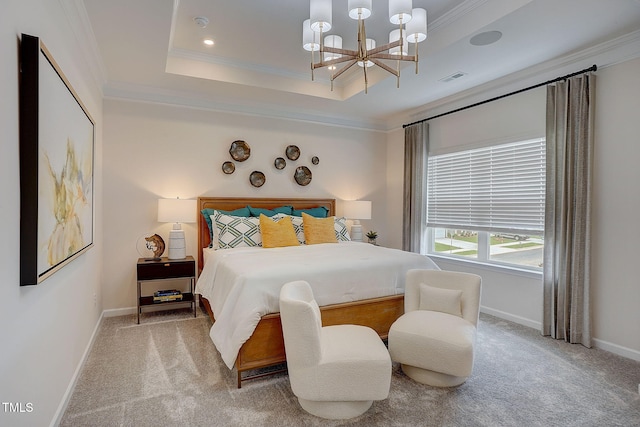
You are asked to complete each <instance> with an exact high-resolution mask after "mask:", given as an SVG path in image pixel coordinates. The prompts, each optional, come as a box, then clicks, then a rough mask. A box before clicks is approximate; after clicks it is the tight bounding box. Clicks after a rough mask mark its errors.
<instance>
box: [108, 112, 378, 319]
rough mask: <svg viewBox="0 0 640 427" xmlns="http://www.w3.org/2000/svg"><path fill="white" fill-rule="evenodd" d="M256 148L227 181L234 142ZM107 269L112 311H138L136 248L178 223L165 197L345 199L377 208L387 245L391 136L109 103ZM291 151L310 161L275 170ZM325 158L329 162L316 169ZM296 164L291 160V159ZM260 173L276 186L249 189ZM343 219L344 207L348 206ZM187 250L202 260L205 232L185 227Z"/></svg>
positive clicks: (372, 225) (374, 223)
mask: <svg viewBox="0 0 640 427" xmlns="http://www.w3.org/2000/svg"><path fill="white" fill-rule="evenodd" d="M237 139H241V140H244V141H246V142H247V143H248V144H249V146H250V147H251V156H250V158H249V159H248V160H246V161H245V162H242V163H236V171H235V172H234V173H233V174H231V175H225V174H223V173H222V171H221V165H222V163H223V162H224V161H226V160H231V158H230V156H229V146H230V145H231V143H232V142H233V141H234V140H237ZM104 140H105V144H104V179H105V193H104V197H105V199H104V204H105V212H104V213H105V230H107V233H106V236H105V254H107V255H106V256H105V260H104V263H105V264H104V267H105V271H107V272H109V274H106V275H105V278H104V282H105V284H104V308H105V309H113V310H117V309H127V310H122V311H121V312H127V311H130V308H131V307H135V296H136V290H135V289H136V288H135V261H136V259H137V258H138V256H139V255H138V253H137V251H136V241H137V239H138V238H139V237H140V236H141V235H148V234H149V233H154V232H157V233H159V234H160V235H161V236H162V237H163V238H164V240H165V241H168V235H169V229H170V224H160V223H158V222H157V220H156V216H157V199H158V198H163V197H176V196H179V197H181V198H196V197H198V196H238V197H241V196H252V197H299V198H303V197H335V198H337V199H339V200H351V199H362V200H371V201H372V202H373V214H372V217H373V218H372V220H368V221H362V224H363V229H364V230H365V232H366V231H367V230H369V229H375V230H377V231H378V232H379V233H380V243H381V244H385V241H386V240H387V239H388V234H387V232H386V223H387V221H386V209H387V208H386V203H385V201H386V161H385V154H386V135H385V134H384V133H379V132H370V131H362V130H353V129H347V128H341V127H330V126H322V125H315V124H310V123H302V122H297V121H289V120H279V119H271V118H263V117H255V116H249V115H239V114H229V113H220V112H213V111H204V110H196V109H190V108H182V107H173V106H163V105H154V104H147V103H137V102H128V101H117V100H107V101H105V104H104ZM289 144H295V145H297V146H298V147H299V148H300V150H301V156H300V158H299V159H298V160H297V161H296V162H291V161H288V163H287V167H286V168H285V169H284V170H281V171H279V170H277V169H275V167H274V166H273V161H274V159H275V158H276V157H285V156H284V150H285V148H286V147H287V145H289ZM312 156H318V157H319V158H320V163H319V164H318V165H317V166H314V165H312V164H311V157H312ZM285 158H286V157H285ZM297 165H307V166H308V167H309V168H310V169H311V171H312V173H313V180H312V181H311V183H310V184H309V185H308V186H305V187H301V186H299V185H298V184H296V183H295V181H294V180H293V177H292V174H293V171H294V169H295V166H297ZM253 170H260V171H263V172H264V173H265V175H266V183H265V184H264V186H262V187H260V188H255V187H252V186H251V185H250V184H249V178H248V177H249V174H250V173H251V171H253ZM338 213H340V206H338ZM183 228H184V229H185V234H186V238H187V252H188V253H189V254H193V255H194V256H196V255H197V249H196V246H197V235H196V225H195V224H183Z"/></svg>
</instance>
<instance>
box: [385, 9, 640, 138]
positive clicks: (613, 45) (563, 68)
mask: <svg viewBox="0 0 640 427" xmlns="http://www.w3.org/2000/svg"><path fill="white" fill-rule="evenodd" d="M639 1H640V0H639ZM636 58H640V30H636V31H632V32H630V33H627V34H624V35H622V36H619V37H616V38H614V39H611V40H608V41H605V42H603V43H600V44H598V45H595V46H591V47H589V48H586V49H583V50H581V51H579V52H575V53H572V54H569V55H565V56H563V57H560V58H556V59H554V60H551V61H547V62H543V63H541V64H537V65H534V66H531V67H528V68H526V69H524V70H522V71H517V72H514V73H511V74H509V75H507V76H505V77H502V78H499V79H496V80H492V81H490V82H487V83H485V84H482V85H480V86H476V87H474V88H471V89H467V90H465V91H462V92H459V93H457V94H454V95H451V96H448V97H446V98H442V99H439V100H436V101H433V102H430V103H428V104H425V105H423V106H421V107H418V108H416V109H413V110H411V111H409V112H405V113H404V114H398V115H394V117H393V118H390V120H389V129H388V130H389V131H391V130H394V129H397V128H398V127H401V126H402V124H404V123H411V122H414V121H419V120H422V119H424V118H426V117H430V116H433V115H437V114H442V113H444V112H446V111H451V110H454V109H456V108H460V107H463V106H465V105H471V104H474V103H476V102H481V101H483V100H486V99H491V98H493V97H495V96H500V95H503V94H506V93H510V92H512V91H514V90H519V89H522V88H524V87H528V86H531V85H535V84H538V83H543V82H545V81H547V80H551V79H554V78H556V77H558V76H559V75H564V74H568V73H571V72H575V71H579V70H580V69H584V68H588V67H590V66H591V65H593V64H596V65H597V66H598V69H599V70H600V69H603V68H607V67H610V66H613V65H617V64H620V63H623V62H626V61H629V60H632V59H636ZM401 122H402V123H401Z"/></svg>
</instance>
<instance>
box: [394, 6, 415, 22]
mask: <svg viewBox="0 0 640 427" xmlns="http://www.w3.org/2000/svg"><path fill="white" fill-rule="evenodd" d="M412 7H413V2H412V0H389V21H391V23H392V24H400V23H403V24H406V23H407V22H409V21H411V8H412Z"/></svg>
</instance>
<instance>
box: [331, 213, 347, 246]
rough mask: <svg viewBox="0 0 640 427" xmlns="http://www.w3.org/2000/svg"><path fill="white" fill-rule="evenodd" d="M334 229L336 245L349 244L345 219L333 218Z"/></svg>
mask: <svg viewBox="0 0 640 427" xmlns="http://www.w3.org/2000/svg"><path fill="white" fill-rule="evenodd" d="M334 228H335V229H336V238H337V239H338V243H340V242H350V241H351V236H349V229H348V228H347V219H346V218H344V217H335V221H334Z"/></svg>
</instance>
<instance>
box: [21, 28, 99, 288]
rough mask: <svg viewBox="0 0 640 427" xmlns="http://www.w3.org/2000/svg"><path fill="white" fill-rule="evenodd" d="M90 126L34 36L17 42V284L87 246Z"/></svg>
mask: <svg viewBox="0 0 640 427" xmlns="http://www.w3.org/2000/svg"><path fill="white" fill-rule="evenodd" d="M94 129H95V125H94V121H93V119H92V118H91V116H90V115H89V113H88V111H87V109H86V108H85V107H84V105H83V104H82V102H81V100H80V98H79V97H78V95H77V94H76V93H75V91H74V90H73V88H72V87H71V84H70V83H69V81H68V80H67V79H66V77H65V76H64V74H63V73H62V70H61V69H60V67H59V66H58V65H57V64H56V62H55V61H54V59H53V57H52V56H51V54H50V53H49V51H48V50H47V49H46V47H45V46H44V44H43V43H41V41H40V39H39V38H38V37H34V36H30V35H27V34H22V39H21V42H20V285H21V286H25V285H36V284H38V283H41V282H42V281H43V280H45V279H46V278H47V277H49V276H51V275H52V274H53V273H55V272H56V271H58V270H60V269H61V268H63V267H64V266H65V265H67V264H68V263H70V262H71V261H73V260H74V259H76V258H77V257H79V256H80V255H81V254H83V253H84V252H86V251H87V250H88V249H89V248H91V247H92V246H93V237H94V200H93V199H94V194H93V185H94V182H93V181H94V175H93V172H94V139H95V136H94Z"/></svg>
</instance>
